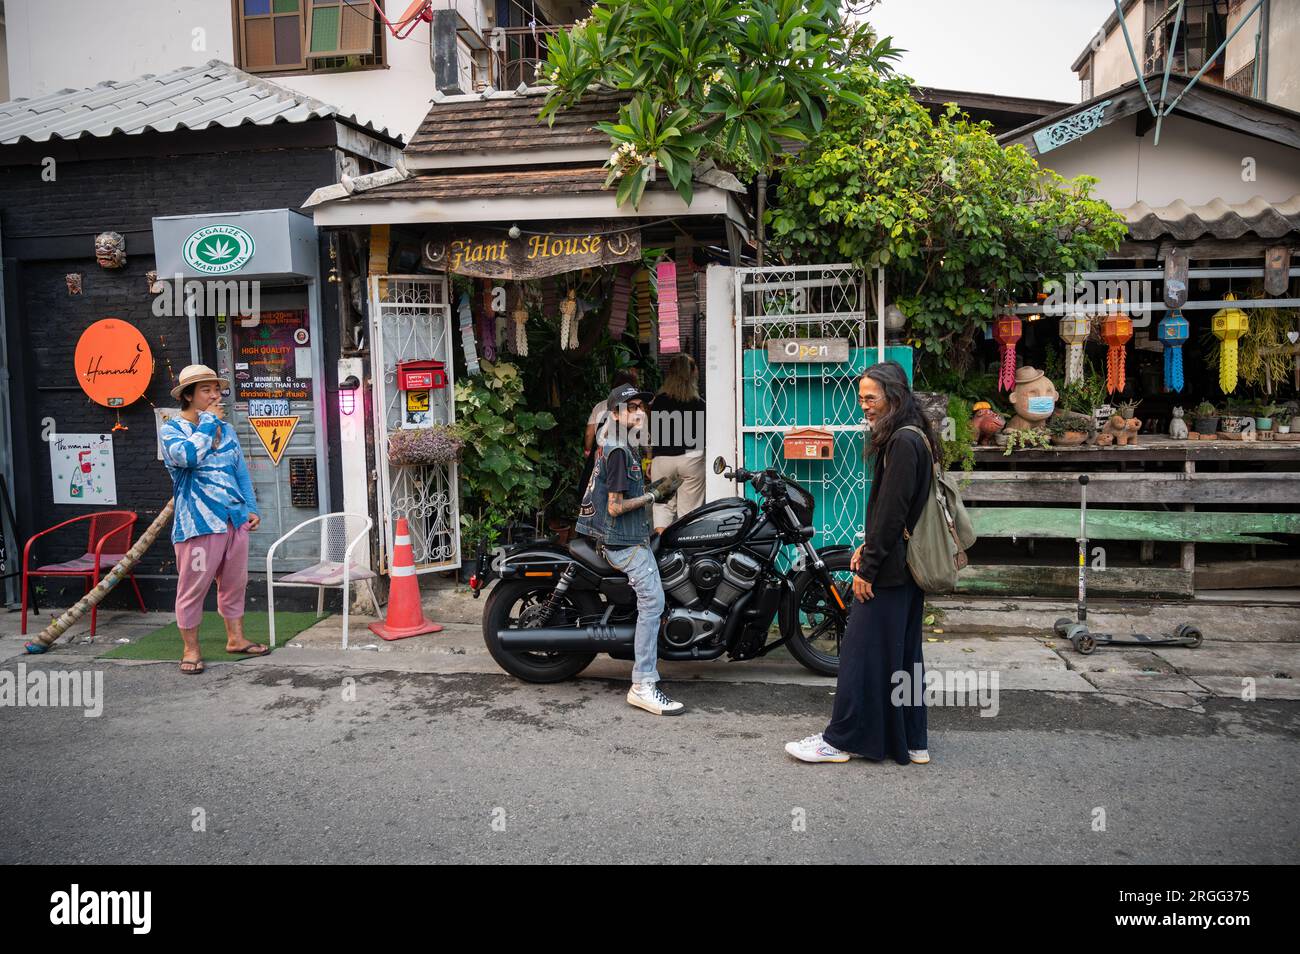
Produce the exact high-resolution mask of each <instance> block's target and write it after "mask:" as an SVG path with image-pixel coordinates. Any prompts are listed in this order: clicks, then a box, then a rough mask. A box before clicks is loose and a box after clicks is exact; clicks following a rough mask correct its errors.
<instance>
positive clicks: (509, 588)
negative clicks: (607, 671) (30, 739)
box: [483, 580, 600, 683]
mask: <svg viewBox="0 0 1300 954" xmlns="http://www.w3.org/2000/svg"><path fill="white" fill-rule="evenodd" d="M554 589H555V584H554V583H553V582H549V581H548V582H540V581H537V580H502V581H500V582H499V583H497V585H496V586H494V587H492V592H491V593H490V594H489V595H488V599H487V604H486V605H485V606H484V607H483V642H484V644H485V645H486V646H487V650H488V652H489V653H491V655H492V658H493V659H494V660H496V664H497V665H498V666H500V667H501V668H502V669H504V670H505V671H506V672H508V673H510V675H512V676H515V677H516V678H518V679H522V680H524V681H525V682H537V683H548V682H563V681H564V680H565V679H572V678H573V677H574V676H576V675H577V674H578V673H580V672H582V670H584V669H586V668H587V667H588V666H589V665H591V661H592V660H593V659H595V658H596V654H595V653H545V652H513V651H511V650H508V649H504V648H503V647H502V646H501V640H500V639H498V638H497V634H498V633H499V632H500V631H501V630H503V629H512V628H518V627H519V625H520V622H521V619H522V620H523V621H524V625H525V628H527V621H526V617H527V615H528V614H529V612H530V611H531V612H533V613H536V612H538V611H539V610H540V608H541V606H542V605H543V604H544V603H545V602H546V600H547V599H548V598H549V597H550V595H551V591H552V590H554ZM599 613H600V600H599V598H598V597H597V596H596V595H595V594H594V593H589V592H585V591H581V590H579V591H573V590H570V591H569V592H568V593H566V594H565V595H564V596H563V597H562V598H561V601H560V605H559V607H558V608H557V610H556V612H555V615H554V617H553V618H552V619H551V620H550V622H549V623H548V625H550V626H563V625H564V624H565V623H566V622H567V621H572V620H573V619H574V618H575V617H576V616H593V615H597V614H599ZM534 625H536V624H534Z"/></svg>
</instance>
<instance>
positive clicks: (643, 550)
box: [575, 384, 686, 715]
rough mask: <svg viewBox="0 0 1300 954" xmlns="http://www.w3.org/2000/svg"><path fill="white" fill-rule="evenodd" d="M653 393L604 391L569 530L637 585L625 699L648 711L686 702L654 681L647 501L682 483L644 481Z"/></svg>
mask: <svg viewBox="0 0 1300 954" xmlns="http://www.w3.org/2000/svg"><path fill="white" fill-rule="evenodd" d="M652 397H654V395H653V394H652V393H651V392H649V391H639V390H637V388H636V386H635V385H631V384H623V385H620V386H618V387H616V388H614V390H613V391H611V392H610V394H609V400H608V401H607V402H606V403H607V406H608V408H609V413H610V416H609V422H608V425H607V428H606V430H605V432H604V436H603V438H602V440H601V447H600V450H601V453H599V454H598V455H597V459H596V464H595V466H594V467H593V468H592V472H591V479H590V480H589V481H588V482H587V489H586V492H585V493H584V494H583V497H582V505H581V507H580V509H579V511H578V523H577V526H576V528H575V529H576V530H577V532H578V533H581V534H583V535H584V536H588V537H591V538H592V539H594V540H595V541H596V542H597V544H598V546H599V549H600V554H601V556H603V557H604V558H605V560H606V561H608V562H609V565H610V566H612V567H614V568H615V569H616V570H619V571H620V572H622V573H625V574H627V579H628V583H629V584H630V585H631V587H632V590H633V591H634V592H635V593H636V610H637V617H636V638H635V652H636V662H635V663H634V664H633V668H632V688H631V689H629V690H628V693H627V701H628V703H629V704H630V705H634V706H636V707H637V708H640V709H645V710H646V711H647V712H652V713H654V714H655V715H681V713H683V712H685V711H686V707H685V706H684V705H682V704H681V703H680V702H675V701H673V700H672V699H669V698H668V697H667V696H666V695H664V693H663V691H662V690H661V689H660V688H659V686H658V683H659V672H658V670H657V668H656V667H657V664H658V660H659V621H660V618H661V617H662V616H663V612H664V589H663V584H662V583H661V582H660V581H659V565H658V564H657V563H656V562H655V557H654V554H653V553H651V552H650V508H651V506H652V505H654V504H656V503H662V502H663V501H664V500H667V499H668V498H670V497H671V496H672V495H673V494H674V493H675V492H676V491H677V487H678V486H679V485H680V484H681V478H680V477H677V476H673V477H668V478H664V479H663V480H658V481H655V482H654V483H653V484H651V485H650V487H649V488H647V487H646V483H645V474H644V472H643V471H642V470H641V461H640V455H639V454H638V453H637V451H636V450H635V448H636V447H637V446H638V443H639V438H643V437H644V436H645V432H646V420H647V409H648V407H649V403H650V400H651V398H652Z"/></svg>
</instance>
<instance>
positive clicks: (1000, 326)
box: [993, 315, 1021, 391]
mask: <svg viewBox="0 0 1300 954" xmlns="http://www.w3.org/2000/svg"><path fill="white" fill-rule="evenodd" d="M1020 335H1021V324H1020V319H1019V318H1017V317H1016V316H1015V315H1003V316H1002V317H1001V318H999V319H998V320H997V321H995V322H994V323H993V340H994V341H996V342H997V343H998V353H999V355H1000V360H999V367H998V389H999V390H1002V391H1010V390H1011V389H1012V388H1014V387H1015V386H1016V342H1017V341H1019V340H1020Z"/></svg>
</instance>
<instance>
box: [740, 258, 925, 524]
mask: <svg viewBox="0 0 1300 954" xmlns="http://www.w3.org/2000/svg"><path fill="white" fill-rule="evenodd" d="M869 310H871V311H873V312H874V308H873V307H872V305H871V302H870V301H869V296H868V291H867V285H866V279H865V277H864V275H863V273H862V271H861V269H858V268H856V267H854V266H852V265H781V266H773V267H766V268H744V269H737V271H736V310H735V314H736V317H737V319H738V324H739V334H738V335H737V336H736V346H737V349H738V353H737V355H736V370H737V375H738V380H737V388H736V390H737V397H738V400H737V401H736V408H737V419H736V433H737V435H738V436H739V440H738V442H737V443H738V445H739V448H740V458H741V460H740V463H741V465H742V466H744V467H747V468H749V469H750V470H757V469H760V468H764V467H775V468H777V469H778V470H781V471H784V472H785V473H787V474H790V475H791V476H792V477H794V479H795V480H797V481H798V482H799V483H800V484H801V485H802V486H804V487H805V488H807V489H808V491H809V492H810V493H812V495H813V496H814V497H815V498H816V500H817V507H816V512H815V515H814V526H815V528H816V530H817V535H816V536H815V537H814V538H813V545H814V546H818V547H823V546H829V545H831V544H836V543H843V544H855V545H856V541H857V540H860V538H861V536H862V527H863V524H864V521H865V516H866V503H867V496H868V494H869V492H870V481H869V480H868V479H867V470H866V466H865V463H864V461H863V436H864V433H865V431H864V429H863V425H862V411H861V410H860V409H859V407H858V392H857V382H858V378H859V376H860V375H861V374H862V372H863V371H864V370H865V369H866V368H868V367H869V366H870V365H872V364H875V363H876V362H877V361H878V360H879V354H880V352H879V342H878V340H877V338H876V335H875V334H873V332H876V331H877V327H878V326H877V322H876V321H875V319H874V314H873V316H872V320H870V321H869V320H868V311H869ZM773 339H841V340H845V339H846V340H847V342H848V357H847V360H844V361H826V362H820V363H813V362H805V361H799V362H773V361H770V360H769V357H768V350H767V344H768V342H769V341H771V340H773ZM885 357H886V359H888V360H894V361H897V362H899V363H900V364H901V365H903V368H904V369H905V370H906V371H907V374H908V377H909V379H910V377H911V373H912V350H911V348H907V347H888V348H886V349H885ZM802 427H816V428H819V429H821V430H824V431H829V432H831V434H832V435H833V437H834V452H833V456H832V458H831V459H830V460H789V461H787V460H785V459H784V437H785V434H786V432H787V431H789V430H791V429H794V428H802ZM746 493H747V494H749V495H751V496H752V495H753V490H752V489H749V488H747V490H746Z"/></svg>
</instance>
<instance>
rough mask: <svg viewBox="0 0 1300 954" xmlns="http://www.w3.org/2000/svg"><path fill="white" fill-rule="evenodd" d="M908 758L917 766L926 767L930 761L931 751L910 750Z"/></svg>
mask: <svg viewBox="0 0 1300 954" xmlns="http://www.w3.org/2000/svg"><path fill="white" fill-rule="evenodd" d="M907 757H908V758H909V759H911V760H912V761H913V762H915V763H916V764H917V765H925V764H927V763H928V762H929V761H930V750H929V749H908V750H907Z"/></svg>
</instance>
